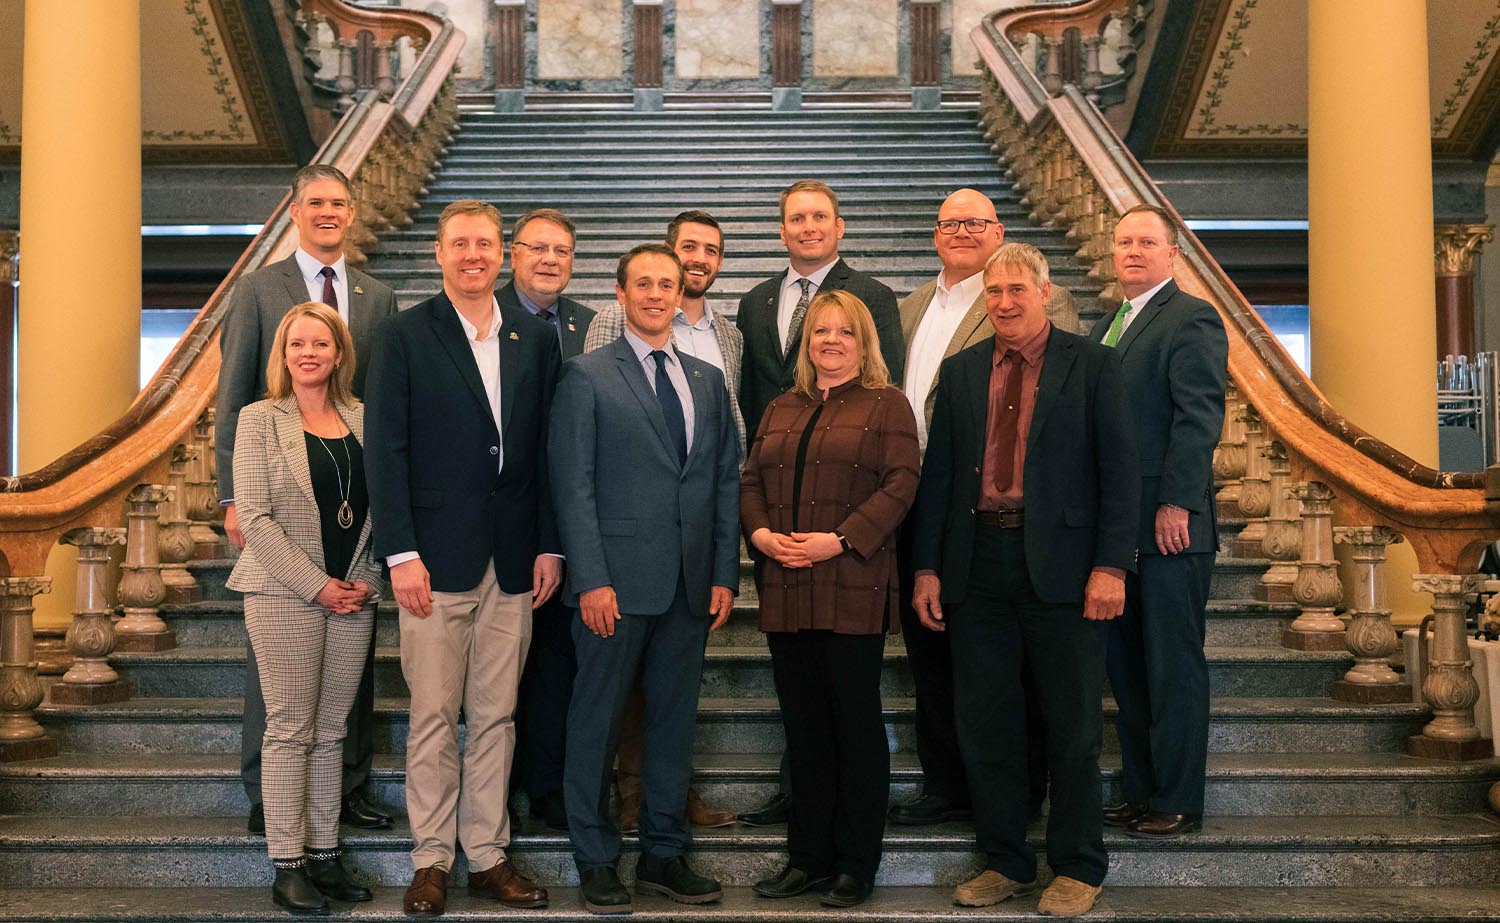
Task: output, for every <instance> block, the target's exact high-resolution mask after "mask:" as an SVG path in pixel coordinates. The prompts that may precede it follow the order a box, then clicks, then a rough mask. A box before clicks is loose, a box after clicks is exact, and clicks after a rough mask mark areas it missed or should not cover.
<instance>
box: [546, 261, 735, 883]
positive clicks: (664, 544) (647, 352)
mask: <svg viewBox="0 0 1500 923" xmlns="http://www.w3.org/2000/svg"><path fill="white" fill-rule="evenodd" d="M682 290H683V269H682V263H681V262H679V261H678V259H677V257H676V255H674V254H673V253H672V250H671V249H670V248H668V247H666V246H664V245H662V244H642V245H641V246H638V247H636V248H635V249H633V250H631V251H630V252H629V253H627V254H625V256H623V257H621V258H620V262H619V266H618V268H617V270H616V286H615V293H616V295H617V296H618V297H619V299H620V303H621V304H622V305H624V307H625V319H626V327H625V333H624V334H622V335H621V336H620V338H619V339H617V340H616V341H615V342H614V343H613V344H611V345H609V346H605V347H603V348H600V349H596V350H594V351H593V352H588V353H584V354H583V355H581V356H578V357H577V358H575V359H571V360H569V361H568V364H567V368H566V370H565V372H564V375H563V380H562V383H561V385H559V387H558V393H557V402H556V406H555V408H554V412H553V418H552V431H551V435H550V438H551V447H552V456H551V457H552V462H553V473H554V482H553V486H554V490H553V496H554V502H555V503H556V506H557V519H558V525H559V527H560V528H561V530H562V538H563V548H564V549H565V550H566V551H567V554H568V585H567V599H568V602H569V603H570V604H571V603H575V602H576V604H577V605H578V608H579V610H580V614H581V618H580V619H579V620H578V621H577V622H575V623H574V626H573V641H574V644H575V645H576V647H577V652H578V675H577V679H576V680H575V682H574V685H573V701H572V704H571V706H570V707H569V710H568V762H567V767H566V769H565V770H564V778H565V784H564V788H565V792H566V804H567V809H568V835H569V836H570V838H571V839H572V841H573V855H574V861H576V862H577V864H578V873H579V885H580V891H581V892H582V896H583V903H584V907H585V908H586V909H587V910H589V911H590V912H592V913H628V912H629V911H630V895H629V894H628V893H627V892H626V891H625V889H624V888H623V886H621V884H620V879H619V876H618V874H617V872H616V868H615V866H616V863H617V862H618V861H619V855H620V832H619V829H618V827H617V826H616V824H615V818H614V816H613V814H612V813H611V812H610V810H609V783H610V775H611V773H610V763H611V759H612V756H613V754H614V752H615V745H616V740H617V735H618V731H619V724H620V716H621V713H622V712H623V710H624V708H625V701H626V698H627V696H628V695H629V692H630V687H631V684H632V683H633V682H634V681H635V678H636V677H637V676H638V675H639V676H640V677H641V687H642V689H643V691H644V693H645V710H646V714H645V725H646V748H645V751H646V755H645V765H644V766H643V767H642V773H641V776H642V789H643V792H644V796H645V798H644V803H643V806H642V809H641V813H640V816H639V823H640V843H641V857H640V861H639V863H638V864H637V866H636V891H637V893H642V894H661V895H665V896H667V897H670V898H672V899H673V900H676V901H681V902H684V903H691V904H700V903H707V902H710V901H715V900H718V899H719V897H720V895H721V893H722V892H721V890H720V887H719V883H718V882H717V881H714V880H713V879H711V878H705V877H703V876H700V875H698V874H697V873H695V872H694V871H693V870H692V869H691V868H690V867H689V866H688V865H687V862H686V861H685V860H684V858H683V853H684V852H685V851H686V850H687V847H688V844H689V842H690V840H691V837H690V835H689V832H688V825H687V814H686V807H685V806H686V804H687V793H688V783H689V780H690V779H691V778H692V774H693V765H692V751H693V731H694V724H695V720H696V717H697V711H698V709H697V705H698V686H699V680H700V677H701V675H702V670H703V650H704V645H705V644H706V643H707V640H708V633H709V631H711V630H713V629H714V628H717V627H719V626H720V625H722V624H723V623H724V621H725V620H727V619H728V618H729V613H730V609H731V608H732V606H733V603H734V594H735V590H736V589H737V588H738V586H739V534H738V526H739V446H738V442H739V440H738V436H737V434H736V432H735V428H734V418H733V415H732V414H731V413H730V410H729V392H728V390H727V389H726V388H725V386H724V378H723V373H722V372H720V371H719V370H718V369H717V368H715V367H714V366H712V365H710V364H709V363H707V362H703V361H700V360H698V359H695V358H693V357H692V356H688V355H685V354H683V353H681V352H679V351H677V349H676V348H675V347H674V346H673V345H672V318H673V317H674V316H675V315H676V313H677V309H678V306H679V302H680V301H681V299H682Z"/></svg>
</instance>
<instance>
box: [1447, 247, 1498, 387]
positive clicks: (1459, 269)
mask: <svg viewBox="0 0 1500 923" xmlns="http://www.w3.org/2000/svg"><path fill="white" fill-rule="evenodd" d="M1494 239H1495V226H1494V225H1493V224H1440V225H1438V226H1437V228H1436V233H1435V234H1434V235H1433V256H1434V258H1435V259H1436V260H1437V265H1436V267H1435V268H1436V270H1437V358H1438V360H1439V361H1441V360H1442V358H1443V357H1444V356H1449V355H1452V356H1470V357H1472V356H1473V355H1474V353H1475V352H1476V351H1477V350H1478V348H1479V347H1478V346H1477V345H1476V344H1475V342H1474V258H1475V257H1477V256H1478V255H1479V251H1480V250H1481V249H1482V248H1483V247H1484V245H1485V244H1487V243H1489V242H1490V241H1492V240H1494Z"/></svg>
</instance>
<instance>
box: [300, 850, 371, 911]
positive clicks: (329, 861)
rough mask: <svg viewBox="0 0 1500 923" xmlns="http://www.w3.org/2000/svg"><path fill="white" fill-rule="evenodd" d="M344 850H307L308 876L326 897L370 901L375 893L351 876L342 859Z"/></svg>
mask: <svg viewBox="0 0 1500 923" xmlns="http://www.w3.org/2000/svg"><path fill="white" fill-rule="evenodd" d="M341 858H342V850H339V849H309V850H308V851H307V877H308V878H311V879H312V883H313V884H314V885H316V886H317V888H318V890H319V891H321V892H323V896H324V897H331V898H333V899H334V900H336V901H368V900H373V899H374V897H375V895H373V894H371V893H370V889H369V888H366V887H365V886H364V885H362V884H360V883H359V882H357V881H355V880H354V879H353V878H350V877H349V873H348V871H346V870H345V869H344V863H343V862H342V861H341Z"/></svg>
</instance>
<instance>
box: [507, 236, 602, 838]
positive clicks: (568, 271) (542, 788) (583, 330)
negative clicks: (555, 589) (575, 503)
mask: <svg viewBox="0 0 1500 923" xmlns="http://www.w3.org/2000/svg"><path fill="white" fill-rule="evenodd" d="M575 241H576V229H575V228H574V226H573V220H572V219H571V218H569V217H568V216H567V215H565V214H563V213H562V212H560V211H558V210H557V209H555V208H537V209H533V210H531V211H529V212H526V213H525V214H524V215H522V216H521V217H519V218H517V219H516V223H515V224H514V225H513V226H512V228H511V234H510V266H511V281H509V282H507V283H506V284H505V287H504V288H501V289H500V291H498V292H496V293H495V297H496V299H498V300H499V302H500V313H501V314H502V315H510V314H515V313H520V314H527V315H530V316H532V317H535V318H537V319H538V320H541V321H545V322H546V323H548V324H550V325H551V326H552V328H553V330H555V331H556V333H557V344H558V347H559V348H560V349H561V350H562V358H563V359H571V358H573V357H574V356H576V355H578V354H579V353H582V352H583V340H584V337H585V336H586V335H587V334H588V330H589V324H591V323H592V322H593V320H594V311H593V309H592V308H587V307H584V306H583V305H581V304H579V303H578V302H576V301H574V300H573V299H571V298H569V297H567V296H566V295H564V294H563V291H564V290H565V289H566V288H567V287H568V282H569V281H570V280H571V279H572V278H573V252H574V244H575ZM576 617H577V613H576V612H575V611H574V610H573V609H571V608H569V607H568V606H565V605H563V602H562V598H561V594H559V595H558V596H554V597H553V598H552V599H551V600H549V601H548V602H547V604H546V605H544V606H540V607H538V608H537V609H536V611H534V612H533V613H532V617H531V649H530V650H529V651H528V652H527V654H526V669H525V670H524V672H523V673H522V675H521V698H520V702H519V704H518V706H517V710H516V760H515V768H514V770H513V772H512V774H511V779H512V782H513V783H514V785H513V787H512V789H511V793H512V795H514V794H515V793H516V792H517V791H519V790H521V789H523V788H524V789H525V791H526V794H527V796H528V799H529V800H530V802H531V816H532V817H534V818H536V819H538V820H542V821H544V822H545V823H546V824H547V826H549V827H551V828H553V829H554V830H566V829H568V816H567V812H566V811H565V810H564V808H563V798H562V782H563V779H562V777H563V755H564V748H565V742H566V740H567V721H568V700H569V698H570V697H571V695H572V691H573V673H574V671H575V670H576V669H577V660H576V658H575V656H574V653H573V636H572V633H571V632H572V624H573V619H574V618H576Z"/></svg>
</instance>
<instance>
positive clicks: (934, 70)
mask: <svg viewBox="0 0 1500 923" xmlns="http://www.w3.org/2000/svg"><path fill="white" fill-rule="evenodd" d="M940 10H941V7H940V6H939V5H938V4H937V3H936V2H933V0H912V4H911V85H912V86H914V87H936V86H942V83H943V50H942V48H941V47H939V45H940V40H941V38H942V28H941V26H940V24H939V20H938V13H939V12H940Z"/></svg>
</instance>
